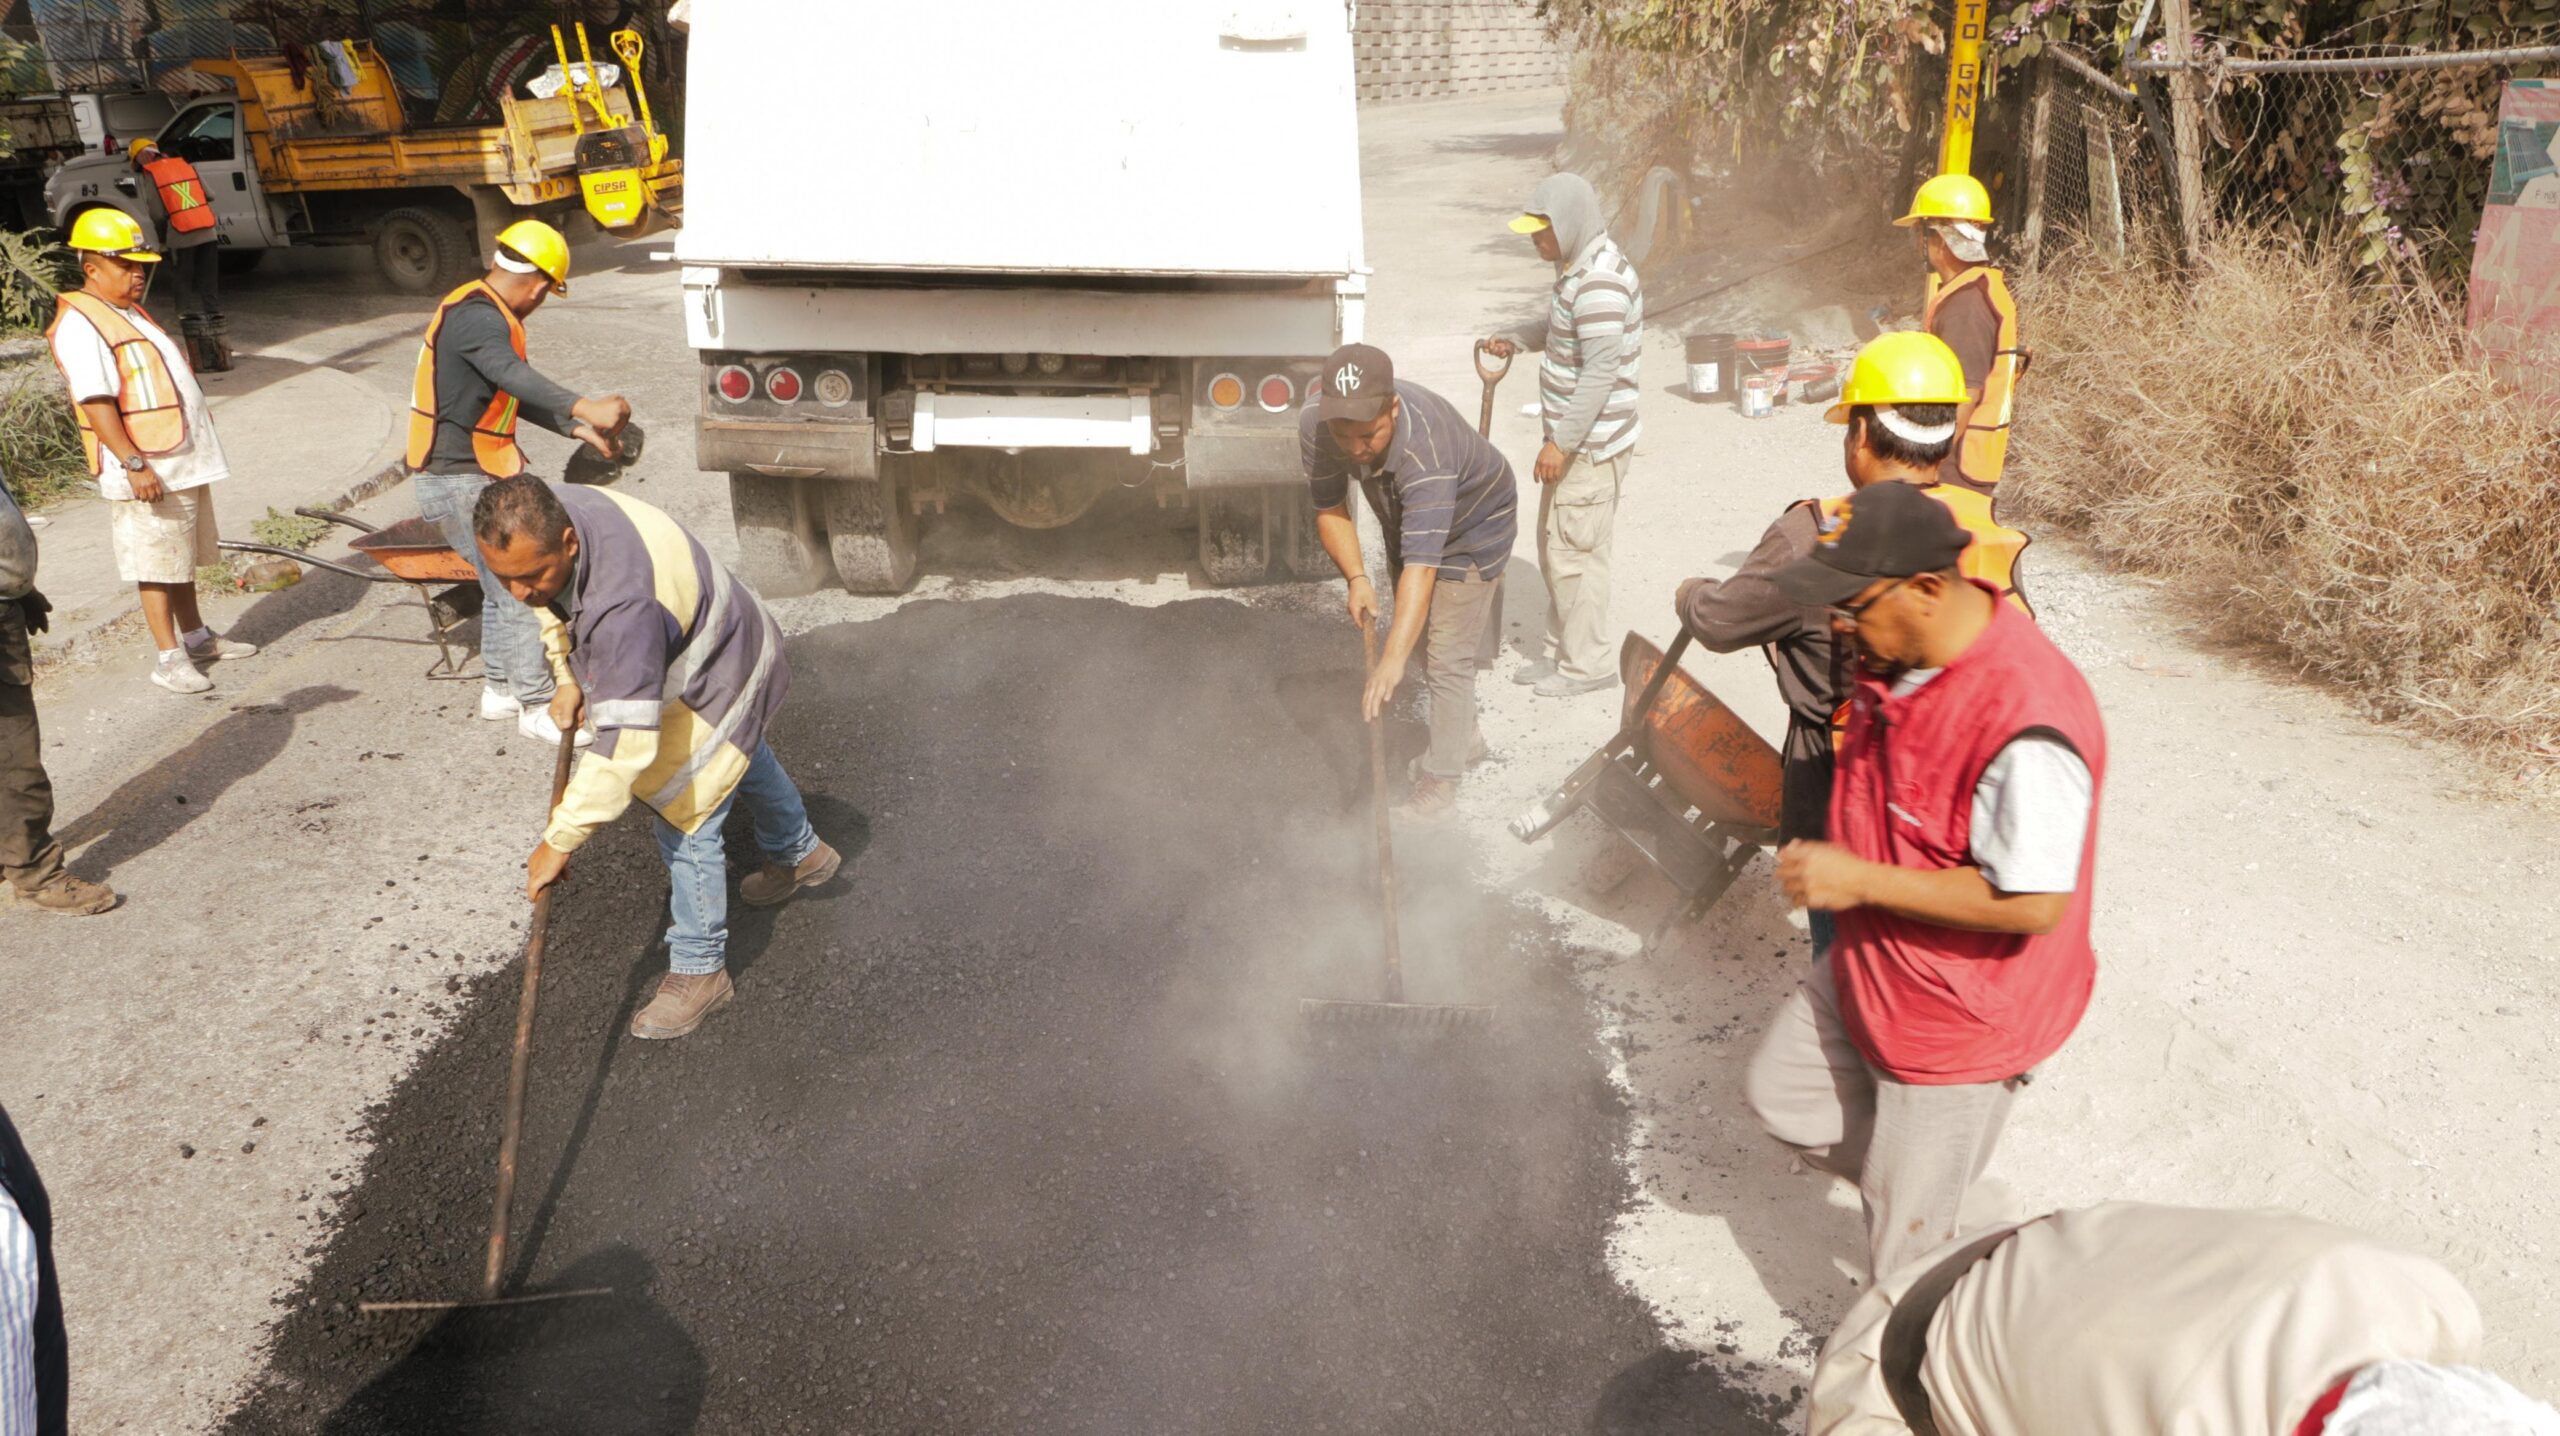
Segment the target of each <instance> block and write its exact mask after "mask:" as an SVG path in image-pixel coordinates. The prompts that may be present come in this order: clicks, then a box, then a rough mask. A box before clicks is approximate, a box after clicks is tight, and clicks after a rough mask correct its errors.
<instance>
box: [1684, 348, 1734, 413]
mask: <svg viewBox="0 0 2560 1436" xmlns="http://www.w3.org/2000/svg"><path fill="white" fill-rule="evenodd" d="M1686 347H1687V349H1688V351H1689V397H1690V398H1691V399H1693V400H1695V401H1697V402H1699V403H1702V404H1703V403H1706V402H1708V401H1710V400H1715V399H1730V398H1732V397H1733V385H1734V373H1733V336H1732V335H1730V334H1692V335H1690V336H1689V338H1688V340H1687V341H1686Z"/></svg>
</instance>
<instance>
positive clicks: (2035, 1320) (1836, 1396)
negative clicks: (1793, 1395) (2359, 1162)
mask: <svg viewBox="0 0 2560 1436" xmlns="http://www.w3.org/2000/svg"><path fill="white" fill-rule="evenodd" d="M2480 1344H2481V1331H2480V1308H2479V1307H2478V1305H2477V1304H2476V1303H2474V1302H2473V1301H2472V1299H2471V1294H2470V1293H2469V1292H2466V1291H2464V1290H2463V1289H2462V1284H2461V1283H2460V1282H2458V1281H2456V1280H2455V1279H2454V1277H2453V1274H2452V1273H2451V1272H2448V1271H2446V1270H2445V1269H2444V1267H2443V1266H2441V1265H2440V1264H2438V1263H2437V1262H2435V1261H2433V1260H2431V1259H2429V1258H2427V1257H2424V1256H2421V1255H2419V1254H2418V1253H2416V1252H2412V1251H2404V1250H2402V1249H2400V1248H2398V1247H2395V1246H2392V1245H2390V1244H2388V1243H2385V1242H2382V1241H2378V1240H2376V1239H2374V1238H2372V1237H2368V1236H2365V1235H2364V1234H2362V1233H2360V1232H2354V1231H2350V1230H2348V1229H2346V1228H2344V1227H2337V1226H2332V1225H2330V1224H2329V1223H2327V1222H2320V1221H2314V1220H2312V1219H2311V1218H2309V1217H2303V1216H2296V1215H2293V1214H2291V1213H2288V1212H2270V1211H2257V1212H2230V1211H2204V1210H2198V1209H2194V1208H2188V1207H2165V1206H2153V1205H2149V1204H2146V1203H2139V1202H2109V1203H2106V1204H2104V1205H2102V1206H2095V1207H2088V1208H2085V1209H2082V1210H2078V1211H2065V1212H2054V1213H2052V1214H2050V1215H2048V1216H2043V1217H2039V1218H2037V1219H2035V1220H2034V1221H2030V1222H2026V1223H2023V1224H2021V1225H2017V1226H2013V1227H2000V1228H1996V1229H1993V1230H1991V1231H1989V1232H1986V1233H1983V1234H1981V1235H1979V1236H1975V1237H1971V1238H1968V1239H1966V1240H1963V1241H1959V1242H1956V1243H1954V1244H1952V1245H1951V1246H1949V1247H1947V1248H1945V1249H1942V1250H1939V1251H1934V1252H1930V1253H1927V1254H1925V1255H1923V1256H1922V1257H1920V1258H1919V1259H1918V1260H1916V1261H1913V1262H1911V1263H1910V1264H1908V1265H1906V1266H1904V1267H1902V1268H1901V1269H1899V1270H1897V1271H1894V1272H1891V1273H1888V1274H1887V1275H1886V1276H1885V1277H1884V1278H1883V1279H1882V1280H1880V1281H1879V1282H1878V1283H1877V1284H1876V1285H1875V1286H1873V1287H1872V1288H1870V1289H1869V1290H1868V1292H1867V1293H1866V1295H1865V1296H1863V1297H1861V1298H1860V1299H1859V1301H1858V1303H1857V1305H1855V1306H1853V1307H1851V1308H1850V1309H1849V1314H1848V1316H1847V1318H1846V1319H1844V1320H1843V1321H1842V1322H1841V1323H1840V1327H1839V1329H1838V1330H1836V1331H1834V1332H1833V1333H1832V1335H1831V1340H1830V1341H1829V1342H1827V1343H1826V1344H1825V1345H1824V1347H1823V1350H1822V1358H1821V1360H1820V1361H1818V1362H1817V1363H1816V1364H1815V1366H1814V1369H1813V1398H1812V1405H1811V1408H1810V1410H1809V1411H1808V1413H1807V1416H1806V1422H1805V1429H1806V1431H1807V1432H1808V1433H1810V1436H1921V1433H1926V1436H2046V1433H2058V1432H2066V1431H2067V1432H2070V1433H2072V1436H2161V1433H2164V1432H2178V1433H2181V1436H2560V1414H2555V1413H2554V1412H2553V1411H2552V1409H2551V1408H2550V1407H2549V1406H2547V1405H2544V1404H2543V1403H2542V1402H2539V1401H2535V1400H2532V1399H2531V1398H2529V1397H2527V1396H2525V1395H2524V1394H2523V1393H2522V1392H2519V1391H2517V1390H2516V1389H2515V1388H2514V1387H2512V1386H2510V1385H2508V1384H2507V1383H2506V1382H2504V1381H2502V1380H2500V1379H2499V1378H2497V1377H2495V1376H2493V1375H2491V1374H2489V1373H2488V1372H2486V1371H2482V1370H2479V1369H2477V1367H2476V1366H2475V1365H2474V1364H2473V1363H2476V1362H2477V1361H2478V1360H2479V1358H2480Z"/></svg>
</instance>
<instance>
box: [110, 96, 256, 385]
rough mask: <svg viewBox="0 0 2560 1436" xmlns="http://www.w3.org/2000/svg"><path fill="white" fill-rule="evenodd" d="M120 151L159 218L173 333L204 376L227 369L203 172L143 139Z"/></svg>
mask: <svg viewBox="0 0 2560 1436" xmlns="http://www.w3.org/2000/svg"><path fill="white" fill-rule="evenodd" d="M125 153H126V157H127V158H129V159H131V160H132V161H133V167H134V168H135V169H137V170H140V171H142V177H143V180H144V181H145V184H146V186H147V188H145V190H144V193H145V194H147V195H148V196H150V204H151V208H152V209H153V211H154V212H155V213H156V214H158V216H159V219H158V220H157V225H158V228H159V231H160V248H161V251H162V252H163V253H165V254H167V255H168V256H169V259H168V264H169V278H170V280H171V281H172V282H173V283H174V284H175V285H176V287H177V291H178V292H177V295H176V299H177V301H178V332H179V333H180V334H181V335H182V336H184V337H185V339H186V341H187V360H188V362H189V363H191V364H193V365H194V366H195V367H196V368H198V369H200V370H203V371H204V372H206V373H209V374H220V373H224V372H227V371H228V370H229V369H230V368H231V321H230V320H229V319H228V318H226V317H225V316H224V315H223V312H222V253H221V245H220V244H219V243H217V241H218V240H220V239H221V237H222V233H221V230H220V228H219V226H218V224H217V222H216V217H215V215H214V211H213V196H211V195H209V194H207V193H205V188H204V176H202V175H200V174H197V173H196V167H195V166H194V165H192V164H190V163H188V162H187V161H186V160H185V159H183V158H181V157H179V156H177V155H172V154H166V153H163V152H162V150H161V149H160V147H159V145H157V144H155V143H153V142H152V141H151V139H149V138H148V137H145V138H142V139H138V140H135V141H134V142H133V145H132V147H131V148H130V149H128V150H127V151H126V152H125Z"/></svg>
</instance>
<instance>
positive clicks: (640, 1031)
mask: <svg viewBox="0 0 2560 1436" xmlns="http://www.w3.org/2000/svg"><path fill="white" fill-rule="evenodd" d="M737 995H738V989H737V988H735V987H733V986H731V985H730V982H729V969H727V968H725V967H724V968H721V969H720V970H719V971H717V972H703V973H689V972H670V973H668V974H667V975H666V977H665V978H664V979H663V980H661V981H660V982H659V983H658V991H657V993H656V994H655V995H654V996H652V997H651V998H650V999H649V1005H648V1006H646V1007H643V1008H641V1009H640V1013H639V1015H638V1016H636V1017H634V1018H632V1019H631V1035H632V1036H634V1037H639V1038H645V1039H647V1040H649V1041H652V1042H656V1041H662V1040H664V1039H667V1038H670V1037H682V1036H683V1035H685V1034H686V1033H688V1032H691V1031H692V1030H693V1029H695V1028H697V1027H700V1026H701V1025H702V1019H704V1018H706V1017H709V1016H710V1015H711V1014H712V1013H714V1012H717V1011H719V1010H720V1009H721V1008H723V1007H726V1006H728V1005H729V999H730V998H732V997H735V996H737Z"/></svg>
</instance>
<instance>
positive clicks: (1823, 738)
mask: <svg viewBox="0 0 2560 1436" xmlns="http://www.w3.org/2000/svg"><path fill="white" fill-rule="evenodd" d="M1964 397H1965V385H1964V371H1963V368H1962V367H1961V366H1960V365H1958V364H1957V362H1956V356H1955V355H1954V353H1953V352H1951V351H1950V350H1949V349H1948V348H1947V346H1946V345H1945V344H1943V343H1940V342H1939V341H1938V340H1937V339H1936V338H1935V337H1933V336H1931V335H1927V334H1886V335H1883V336H1881V337H1879V338H1877V339H1876V341H1875V342H1874V343H1872V344H1869V345H1868V346H1867V347H1866V348H1864V349H1861V350H1859V351H1858V357H1857V360H1856V362H1855V363H1853V364H1851V365H1850V368H1849V379H1848V382H1847V383H1846V384H1845V385H1844V386H1842V389H1841V392H1840V402H1838V403H1836V404H1834V405H1832V406H1831V409H1830V411H1829V413H1828V415H1827V416H1826V417H1828V418H1829V419H1830V420H1831V422H1833V423H1835V424H1839V425H1841V426H1842V431H1841V451H1842V458H1843V460H1844V462H1845V464H1846V466H1847V468H1848V472H1849V486H1850V488H1851V489H1852V490H1857V489H1863V488H1866V487H1867V486H1868V485H1870V484H1879V483H1902V484H1912V485H1916V486H1918V487H1919V488H1920V489H1921V490H1923V491H1924V492H1926V493H1928V494H1929V495H1930V496H1931V497H1933V498H1935V499H1937V500H1938V501H1939V502H1941V503H1943V504H1945V505H1947V507H1948V509H1949V510H1950V511H1951V512H1953V513H1954V514H1955V516H1956V518H1957V521H1958V522H1960V523H1962V524H1963V525H1964V526H1965V528H1966V529H1967V530H1968V531H1970V532H1971V534H1972V536H1973V541H1972V542H1971V543H1970V544H1968V545H1966V547H1965V551H1964V557H1963V558H1962V559H1961V560H1960V561H1959V567H1960V568H1961V569H1962V570H1963V572H1964V574H1965V576H1966V577H1968V578H1976V579H1981V580H1983V581H1985V582H1987V583H1990V584H1992V585H1993V586H1994V587H1997V588H1999V589H2001V590H2002V591H2003V592H2004V593H2008V594H2010V595H2011V596H2012V598H2013V601H2016V602H2018V603H2020V604H2021V605H2022V606H2023V604H2024V600H2023V599H2020V598H2017V597H2016V595H2015V589H2014V584H2015V581H2016V580H2015V573H2016V568H2017V556H2018V552H2019V550H2021V549H2023V548H2024V547H2025V546H2026V537H2025V535H2023V534H2020V533H2018V532H2016V531H2015V530H2013V529H2004V528H2002V527H2000V526H1999V525H1998V524H1996V523H1994V522H1992V519H1991V505H1990V502H1989V501H1988V500H1986V499H1984V498H1983V497H1982V496H1981V495H1979V494H1976V493H1974V492H1972V491H1971V490H1968V489H1959V488H1956V487H1955V486H1953V485H1950V484H1942V483H1940V482H1939V480H1938V475H1939V464H1940V462H1941V461H1942V460H1944V459H1945V457H1946V455H1947V451H1948V449H1949V448H1951V447H1952V446H1953V441H1954V435H1955V416H1956V407H1957V405H1959V404H1961V403H1962V402H1963V401H1964ZM1848 503H1849V500H1848V499H1846V498H1834V499H1823V500H1814V499H1804V500H1799V501H1798V502H1796V503H1794V504H1791V505H1789V506H1788V508H1787V510H1786V512H1784V513H1782V514H1780V515H1778V521H1777V522H1776V523H1773V524H1771V525H1769V528H1768V530H1767V531H1766V532H1765V533H1763V534H1761V536H1760V542H1759V544H1758V545H1757V546H1756V547H1754V548H1753V549H1752V550H1751V553H1750V556H1749V557H1747V558H1745V559H1744V560H1743V561H1742V566H1741V567H1740V568H1738V569H1735V570H1734V572H1733V575H1732V577H1730V578H1726V579H1723V580H1721V581H1719V580H1717V579H1712V578H1693V579H1690V580H1688V581H1687V582H1685V583H1683V584H1681V585H1680V589H1679V595H1678V597H1677V599H1676V600H1675V601H1674V607H1675V608H1676V610H1677V611H1678V612H1679V615H1680V621H1681V622H1682V623H1684V624H1686V625H1688V628H1689V631H1690V632H1691V633H1692V634H1694V635H1696V637H1697V640H1698V642H1699V643H1701V644H1702V645H1704V646H1705V647H1707V648H1710V649H1713V650H1715V651H1716V652H1718V653H1734V652H1739V651H1740V650H1742V649H1745V648H1759V649H1761V650H1763V651H1764V652H1765V653H1766V654H1767V656H1768V659H1769V666H1770V667H1771V668H1772V669H1773V670H1775V671H1776V673H1777V677H1778V692H1779V695H1780V696H1781V697H1783V698H1784V699H1785V700H1786V704H1787V736H1786V741H1785V744H1784V746H1783V747H1782V749H1781V752H1782V753H1783V755H1784V757H1785V760H1786V770H1785V773H1786V776H1785V788H1784V798H1783V801H1782V803H1781V805H1780V817H1779V825H1778V836H1779V840H1780V841H1781V842H1792V841H1794V840H1796V839H1798V838H1809V839H1818V838H1820V837H1822V836H1823V834H1824V831H1825V828H1826V826H1827V824H1826V814H1827V811H1828V809H1829V807H1830V805H1831V765H1832V745H1833V742H1834V739H1835V738H1836V737H1837V735H1838V732H1839V729H1840V720H1841V719H1842V718H1843V717H1844V716H1845V715H1843V714H1842V713H1841V703H1842V700H1843V697H1844V690H1845V689H1846V687H1847V682H1846V678H1845V676H1844V675H1843V674H1842V673H1841V672H1840V671H1839V670H1838V668H1837V667H1836V663H1837V660H1838V657H1839V654H1838V650H1837V648H1836V647H1835V646H1834V644H1833V643H1832V639H1831V623H1830V619H1829V616H1828V615H1827V613H1826V612H1825V610H1824V609H1823V608H1822V607H1821V606H1820V605H1814V604H1803V603H1798V602H1796V601H1794V600H1792V599H1790V598H1788V597H1787V596H1786V595H1785V594H1783V593H1781V592H1779V591H1778V586H1777V582H1776V579H1777V573H1778V571H1779V570H1780V569H1783V568H1785V567H1786V566H1787V565H1789V564H1791V563H1795V562H1798V561H1800V560H1802V559H1805V558H1808V557H1810V556H1811V555H1812V554H1813V551H1814V545H1815V543H1816V541H1817V540H1819V539H1820V538H1821V536H1822V535H1823V533H1825V532H1826V531H1828V530H1830V529H1833V528H1836V527H1838V525H1839V523H1840V520H1841V516H1842V514H1843V513H1844V512H1845V510H1846V508H1847V506H1848ZM1810 916H1811V918H1812V926H1813V935H1814V949H1815V953H1816V955H1817V957H1819V956H1820V955H1821V954H1823V953H1824V952H1826V951H1827V950H1828V948H1829V946H1830V933H1831V915H1830V914H1829V913H1823V912H1816V913H1812V914H1810Z"/></svg>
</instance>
